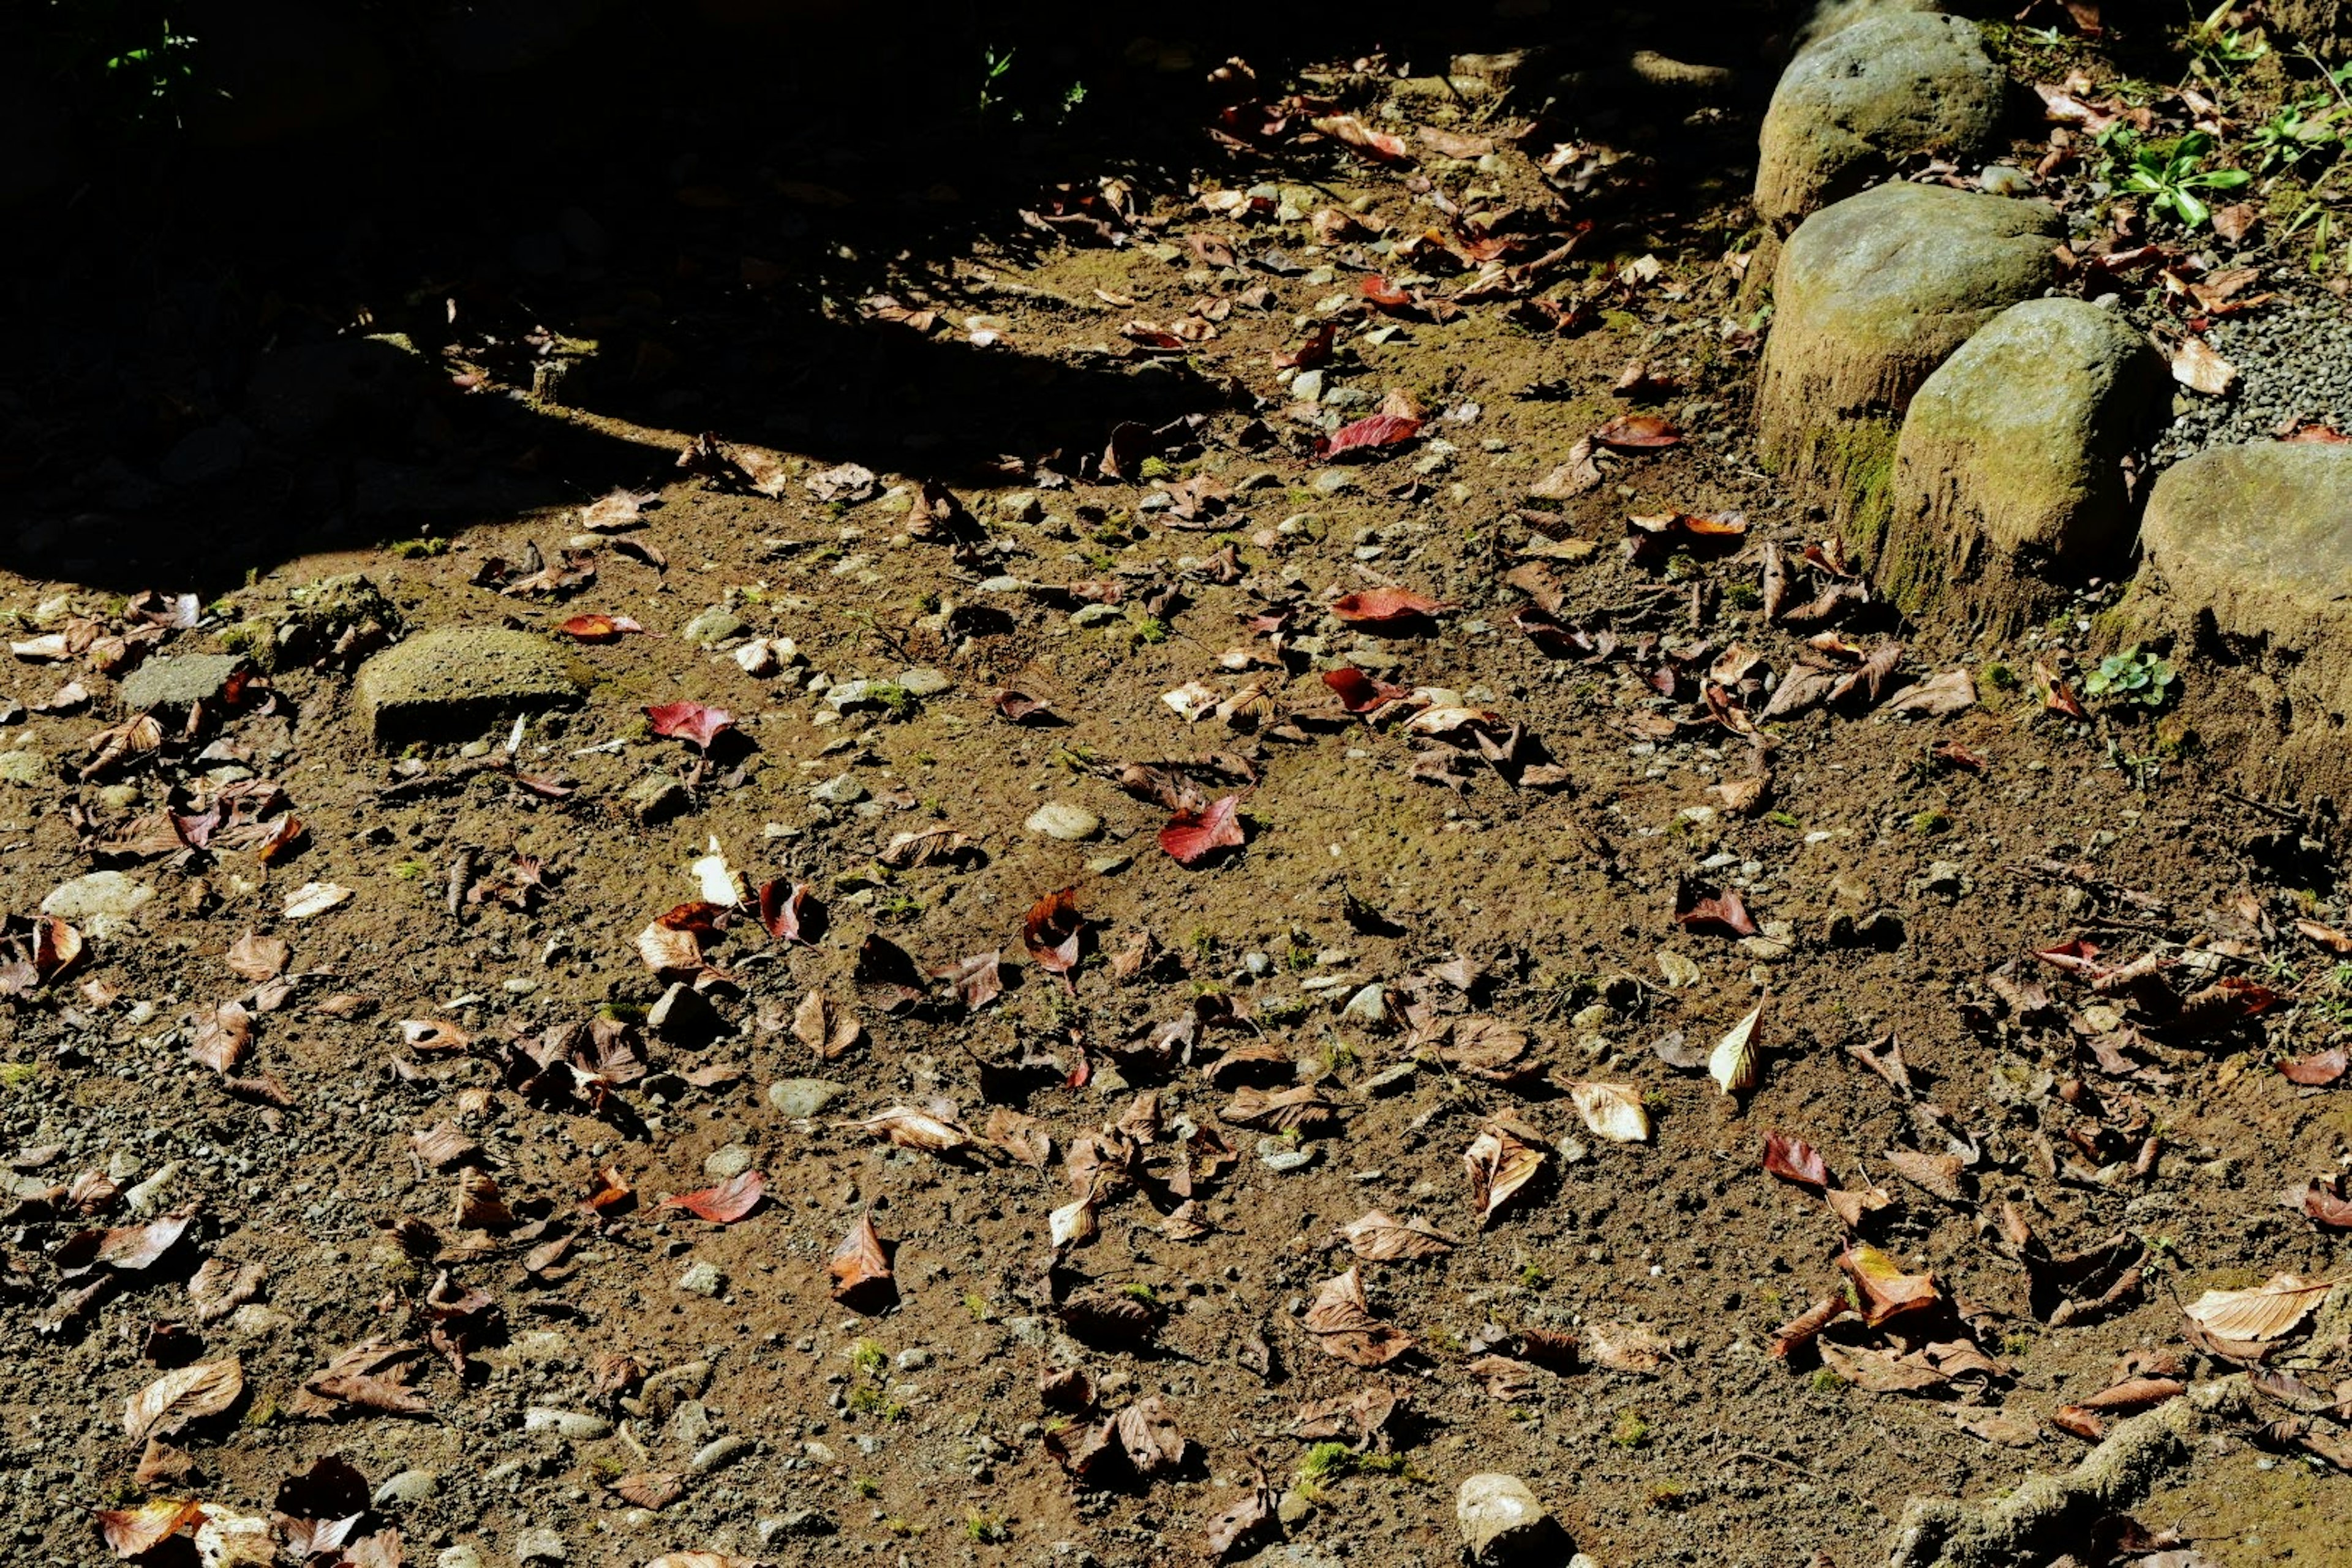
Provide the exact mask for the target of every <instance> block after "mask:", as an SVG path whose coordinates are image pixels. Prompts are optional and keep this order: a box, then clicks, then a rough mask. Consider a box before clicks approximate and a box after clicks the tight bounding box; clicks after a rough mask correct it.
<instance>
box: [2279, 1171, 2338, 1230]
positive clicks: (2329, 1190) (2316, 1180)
mask: <svg viewBox="0 0 2352 1568" xmlns="http://www.w3.org/2000/svg"><path fill="white" fill-rule="evenodd" d="M2287 1199H2288V1201H2289V1202H2290V1203H2293V1204H2294V1205H2296V1206H2298V1207H2300V1208H2301V1209H2302V1210H2303V1212H2304V1213H2305V1215H2308V1216H2309V1217H2310V1218H2311V1220H2312V1222H2313V1223H2314V1224H2315V1225H2322V1226H2326V1227H2327V1228H2328V1229H2330V1230H2352V1197H2347V1195H2346V1194H2345V1191H2344V1178H2343V1177H2341V1176H2314V1177H2312V1178H2311V1180H2310V1181H2309V1182H2307V1183H2305V1184H2304V1186H2303V1187H2302V1189H2301V1190H2300V1191H2290V1192H2289V1193H2288V1194H2287Z"/></svg>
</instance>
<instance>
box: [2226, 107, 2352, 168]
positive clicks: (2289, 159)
mask: <svg viewBox="0 0 2352 1568" xmlns="http://www.w3.org/2000/svg"><path fill="white" fill-rule="evenodd" d="M2343 113H2344V106H2343V105H2342V104H2340V103H2331V104H2327V105H2326V106H2325V107H2321V106H2319V105H2315V104H2311V103H2301V104H2289V105H2287V106H2286V107H2285V108H2284V109H2282V110H2279V111H2278V112H2277V113H2276V114H2273V115H2272V116H2271V117H2270V119H2269V120H2267V121H2263V123H2262V124H2260V125H2257V126H2255V127H2254V129H2253V130H2252V132H2250V133H2249V134H2248V136H2247V138H2246V140H2247V144H2248V145H2249V146H2251V147H2252V149H2253V150H2254V152H2255V153H2256V154H2257V155H2258V158H2259V162H2258V165H2257V166H2258V167H2260V168H2261V169H2262V171H2263V173H2264V174H2268V173H2269V172H2270V171H2272V170H2273V169H2284V168H2292V167H2294V165H2295V164H2296V163H2301V162H2302V161H2303V160H2304V159H2305V158H2307V157H2309V156H2310V155H2311V154H2312V153H2316V152H2320V151H2322V150H2323V149H2326V148H2330V147H2339V148H2340V147H2341V146H2342V145H2343V144H2344V130H2343V127H2342V125H2341V124H2340V123H2338V121H2340V120H2341V118H2342V116H2343Z"/></svg>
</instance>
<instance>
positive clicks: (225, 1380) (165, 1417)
mask: <svg viewBox="0 0 2352 1568" xmlns="http://www.w3.org/2000/svg"><path fill="white" fill-rule="evenodd" d="M244 1393H245V1364H244V1363H242V1362H240V1361H238V1360H237V1359H236V1357H235V1356H225V1357H223V1358H222V1359H221V1360H219V1361H204V1362H197V1363H194V1365H191V1366H184V1367H180V1368H177V1369H176V1370H174V1371H172V1372H167V1373H164V1374H163V1376H161V1377H159V1378H157V1379H156V1380H155V1381H154V1382H152V1383H151V1384H148V1385H147V1386H146V1387H145V1388H142V1389H141V1390H140V1391H139V1392H138V1393H137V1394H133V1395H131V1399H130V1400H129V1402H128V1403H126V1404H125V1405H123V1407H122V1430H123V1432H124V1433H125V1434H126V1435H127V1436H129V1437H130V1438H131V1441H132V1442H134V1443H143V1442H145V1441H146V1440H147V1439H148V1438H150V1437H168V1436H171V1435H172V1434H173V1433H174V1432H177V1431H178V1430H180V1428H182V1427H183V1426H186V1425H187V1424H188V1423H189V1422H191V1421H200V1420H202V1419H204V1418H205V1416H207V1415H219V1414H220V1413H221V1412H222V1411H224V1410H226V1409H227V1408H228V1407H229V1406H230V1405H235V1404H236V1402H237V1399H238V1397H239V1396H240V1395H242V1394H244Z"/></svg>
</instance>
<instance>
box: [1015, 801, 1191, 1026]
mask: <svg viewBox="0 0 2352 1568" xmlns="http://www.w3.org/2000/svg"><path fill="white" fill-rule="evenodd" d="M1160 840H1161V842H1163V843H1165V842H1166V841H1167V835H1166V834H1164V833H1163V834H1161V835H1160ZM1171 853H1172V851H1171ZM1077 895H1078V890H1077V889H1076V888H1063V889H1058V890H1056V891H1055V892H1051V893H1048V894H1046V895H1045V897H1044V898H1042V899H1040V900H1037V901H1036V902H1035V903H1034V904H1032V905H1030V906H1029V913H1028V915H1027V916H1026V917H1025V918H1024V919H1023V921H1022V922H1021V945H1022V946H1024V947H1025V948H1027V949H1028V950H1029V956H1030V958H1031V959H1032V960H1034V962H1035V963H1036V965H1037V967H1038V968H1040V969H1042V970H1044V971H1045V973H1048V974H1057V975H1059V976H1061V979H1062V984H1063V985H1064V986H1065V987H1066V988H1071V989H1075V987H1071V986H1070V971H1071V970H1073V969H1076V967H1077V966H1078V938H1079V936H1080V935H1081V934H1083V932H1084V931H1085V930H1086V923H1087V922H1086V917H1085V916H1084V915H1081V914H1080V913H1079V912H1078V896H1077Z"/></svg>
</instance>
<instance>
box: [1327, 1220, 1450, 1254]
mask: <svg viewBox="0 0 2352 1568" xmlns="http://www.w3.org/2000/svg"><path fill="white" fill-rule="evenodd" d="M1339 1234H1340V1235H1341V1236H1343V1237H1346V1238H1347V1241H1348V1247H1349V1250H1350V1251H1352V1252H1354V1253H1355V1255H1356V1256H1357V1257H1359V1258H1370V1259H1371V1260H1372V1261H1373V1262H1375V1263H1384V1262H1387V1261H1389V1260H1390V1259H1391V1258H1442V1257H1444V1255H1445V1254H1447V1253H1449V1252H1451V1251H1453V1250H1454V1247H1457V1246H1459V1245H1461V1244H1460V1243H1459V1242H1457V1241H1455V1240H1454V1238H1453V1237H1450V1236H1448V1235H1446V1234H1445V1233H1444V1231H1441V1230H1438V1229H1436V1228H1434V1227H1433V1226H1430V1225H1428V1224H1426V1223H1424V1222H1423V1221H1421V1220H1417V1219H1406V1220H1397V1219H1391V1218H1390V1217H1389V1216H1388V1215H1384V1214H1382V1213H1381V1211H1380V1210H1378V1209H1374V1210H1372V1211H1371V1212H1370V1213H1369V1214H1367V1215H1364V1217H1363V1218H1361V1219H1359V1220H1354V1221H1351V1222H1350V1223H1349V1224H1348V1225H1345V1226H1341V1227H1340V1229H1339Z"/></svg>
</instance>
